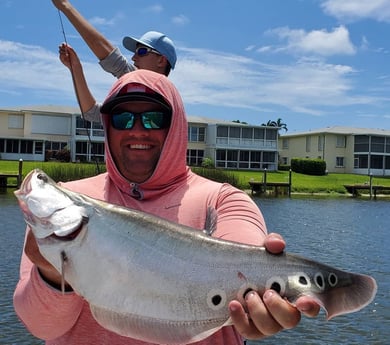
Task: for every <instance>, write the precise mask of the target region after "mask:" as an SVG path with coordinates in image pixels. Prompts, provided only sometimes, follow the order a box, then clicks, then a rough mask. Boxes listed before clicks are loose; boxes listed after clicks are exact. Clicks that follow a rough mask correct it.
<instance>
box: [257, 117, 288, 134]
mask: <svg viewBox="0 0 390 345" xmlns="http://www.w3.org/2000/svg"><path fill="white" fill-rule="evenodd" d="M261 125H262V126H268V127H279V130H280V129H284V130H285V131H286V132H287V131H288V129H287V124H285V123H284V122H282V119H281V118H278V119H277V120H276V121H273V120H268V121H267V123H262V124H261Z"/></svg>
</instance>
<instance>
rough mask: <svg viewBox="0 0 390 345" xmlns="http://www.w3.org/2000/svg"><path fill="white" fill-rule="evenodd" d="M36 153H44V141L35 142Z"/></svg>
mask: <svg viewBox="0 0 390 345" xmlns="http://www.w3.org/2000/svg"><path fill="white" fill-rule="evenodd" d="M34 153H35V154H37V155H41V154H42V153H43V141H36V142H35V150H34Z"/></svg>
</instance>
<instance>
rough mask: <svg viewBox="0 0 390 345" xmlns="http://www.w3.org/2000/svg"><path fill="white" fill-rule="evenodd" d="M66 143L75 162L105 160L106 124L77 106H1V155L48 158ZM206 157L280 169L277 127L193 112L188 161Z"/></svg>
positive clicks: (223, 163) (220, 163)
mask: <svg viewBox="0 0 390 345" xmlns="http://www.w3.org/2000/svg"><path fill="white" fill-rule="evenodd" d="M64 148H66V149H68V150H69V151H70V154H71V161H73V162H76V161H92V160H96V159H97V160H99V161H103V160H104V133H103V128H102V126H101V125H100V124H99V123H90V122H87V121H84V120H83V119H82V118H81V116H80V111H79V109H78V108H74V107H59V106H30V107H24V108H12V109H0V158H1V159H7V160H19V159H20V158H21V159H23V160H35V161H44V160H48V158H50V157H51V156H52V154H53V153H54V154H55V153H56V152H58V151H60V150H62V149H64ZM205 157H208V158H211V160H212V161H213V162H214V163H215V166H216V167H219V168H229V169H251V170H253V169H256V170H258V169H264V168H267V169H268V170H277V164H278V128H276V127H265V126H251V125H247V124H242V123H236V122H228V121H220V120H211V119H207V118H201V117H195V116H189V117H188V150H187V163H188V164H189V165H200V164H201V162H202V160H203V158H205Z"/></svg>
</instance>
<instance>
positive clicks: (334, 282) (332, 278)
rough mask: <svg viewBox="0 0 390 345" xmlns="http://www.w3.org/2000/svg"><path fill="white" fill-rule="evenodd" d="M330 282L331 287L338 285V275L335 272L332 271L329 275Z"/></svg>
mask: <svg viewBox="0 0 390 345" xmlns="http://www.w3.org/2000/svg"><path fill="white" fill-rule="evenodd" d="M328 282H329V285H330V286H331V287H333V286H336V285H337V283H338V279H337V276H336V275H335V274H334V273H330V274H329V277H328Z"/></svg>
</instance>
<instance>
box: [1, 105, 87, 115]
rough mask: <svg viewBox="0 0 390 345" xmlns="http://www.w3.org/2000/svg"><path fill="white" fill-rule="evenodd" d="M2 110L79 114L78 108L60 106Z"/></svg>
mask: <svg viewBox="0 0 390 345" xmlns="http://www.w3.org/2000/svg"><path fill="white" fill-rule="evenodd" d="M1 110H2V111H4V110H11V111H34V112H45V113H61V114H80V113H81V112H80V108H78V107H71V106H65V105H64V106H62V105H24V106H18V107H7V108H2V109H1Z"/></svg>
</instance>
